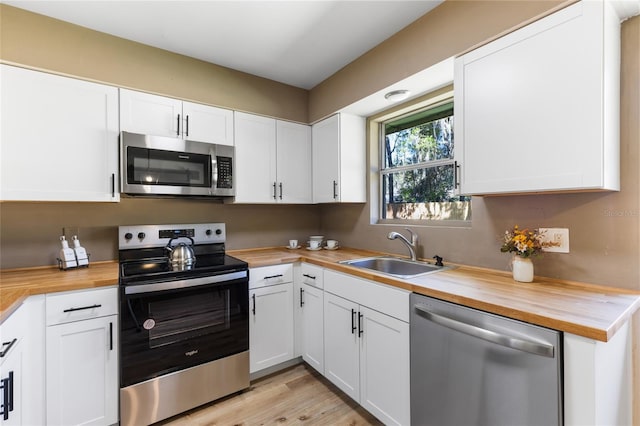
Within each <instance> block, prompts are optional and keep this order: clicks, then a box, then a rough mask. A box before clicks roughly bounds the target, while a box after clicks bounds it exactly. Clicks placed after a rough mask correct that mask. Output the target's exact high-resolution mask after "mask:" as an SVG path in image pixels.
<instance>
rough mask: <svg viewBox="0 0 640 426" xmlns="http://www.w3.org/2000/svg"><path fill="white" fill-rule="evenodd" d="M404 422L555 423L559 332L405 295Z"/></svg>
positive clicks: (421, 425) (440, 425) (420, 425)
mask: <svg viewBox="0 0 640 426" xmlns="http://www.w3.org/2000/svg"><path fill="white" fill-rule="evenodd" d="M410 330H411V424H412V425H416V426H428V425H437V426H446V425H452V426H454V425H455V426H468V425H487V426H489V425H490V426H498V425H508V426H524V425H532V426H534V425H535V426H542V425H544V426H548V425H562V423H563V413H562V345H561V337H562V336H561V333H560V332H558V331H555V330H550V329H547V328H543V327H538V326H535V325H531V324H527V323H523V322H520V321H515V320H512V319H509V318H505V317H501V316H498V315H494V314H490V313H486V312H482V311H478V310H475V309H470V308H467V307H464V306H460V305H456V304H453V303H449V302H444V301H442V300H438V299H433V298H430V297H426V296H422V295H419V294H415V293H414V294H412V295H411V328H410Z"/></svg>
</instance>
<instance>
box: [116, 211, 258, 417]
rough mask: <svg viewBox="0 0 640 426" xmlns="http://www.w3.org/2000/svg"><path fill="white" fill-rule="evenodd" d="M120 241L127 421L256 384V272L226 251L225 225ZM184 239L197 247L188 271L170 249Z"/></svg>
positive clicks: (164, 228)
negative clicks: (252, 283)
mask: <svg viewBox="0 0 640 426" xmlns="http://www.w3.org/2000/svg"><path fill="white" fill-rule="evenodd" d="M118 238H119V264H120V265H119V266H120V278H119V281H120V366H121V369H120V373H121V374H120V388H121V389H120V424H121V425H136V426H139V425H148V424H151V423H154V422H157V421H160V420H162V419H165V418H168V417H171V416H173V415H175V414H178V413H181V412H183V411H186V410H189V409H191V408H194V407H197V406H199V405H202V404H205V403H207V402H210V401H213V400H215V399H218V398H220V397H223V396H226V395H229V394H231V393H234V392H237V391H239V390H242V389H245V388H247V387H248V386H249V304H248V300H249V278H248V277H249V272H248V265H247V263H246V262H243V261H241V260H239V259H236V258H234V257H231V256H228V255H226V254H225V239H226V230H225V225H224V223H204V224H180V225H140V226H121V227H119V230H118ZM181 240H184V241H186V242H188V243H189V248H190V249H191V250H192V251H193V259H195V261H193V262H191V263H190V266H189V267H188V268H187V267H183V266H184V265H182V266H181V265H179V264H178V265H176V264H175V263H174V262H172V259H170V257H169V253H170V252H169V251H168V250H167V249H166V246H167V244H168V243H171V244H172V245H173V246H174V247H177V246H179V245H180V244H181ZM180 247H181V246H180ZM173 250H174V252H175V251H176V250H177V249H176V248H174V249H173ZM193 259H192V260H193Z"/></svg>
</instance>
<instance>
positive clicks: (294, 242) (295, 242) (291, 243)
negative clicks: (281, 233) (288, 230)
mask: <svg viewBox="0 0 640 426" xmlns="http://www.w3.org/2000/svg"><path fill="white" fill-rule="evenodd" d="M289 247H291V248H296V247H298V240H289Z"/></svg>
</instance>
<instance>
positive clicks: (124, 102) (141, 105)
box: [120, 89, 183, 138]
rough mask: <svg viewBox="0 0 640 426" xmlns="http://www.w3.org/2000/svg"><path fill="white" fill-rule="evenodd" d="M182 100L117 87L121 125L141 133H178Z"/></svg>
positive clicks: (180, 130)
mask: <svg viewBox="0 0 640 426" xmlns="http://www.w3.org/2000/svg"><path fill="white" fill-rule="evenodd" d="M182 118H183V117H182V101H181V100H179V99H173V98H167V97H165V96H158V95H152V94H149V93H142V92H136V91H134V90H127V89H120V129H121V130H124V131H127V132H131V133H140V134H143V135H153V136H167V137H172V138H177V137H180V136H181V134H182V126H183V124H182Z"/></svg>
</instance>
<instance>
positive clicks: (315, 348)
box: [299, 284, 324, 374]
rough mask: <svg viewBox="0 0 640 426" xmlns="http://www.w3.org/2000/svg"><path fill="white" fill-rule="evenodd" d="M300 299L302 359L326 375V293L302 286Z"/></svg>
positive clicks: (308, 286) (306, 285)
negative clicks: (324, 313)
mask: <svg viewBox="0 0 640 426" xmlns="http://www.w3.org/2000/svg"><path fill="white" fill-rule="evenodd" d="M299 297H300V322H301V324H300V328H301V329H300V338H301V340H302V345H301V352H302V359H304V360H305V361H306V362H307V364H309V365H310V366H312V367H313V368H315V369H316V370H317V371H319V372H320V373H321V374H324V315H323V312H324V302H323V301H324V291H323V290H322V289H318V288H315V287H313V286H310V285H308V284H302V286H301V287H300V294H299Z"/></svg>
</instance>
